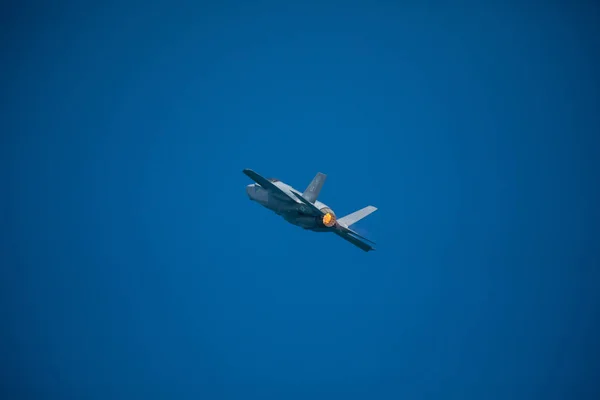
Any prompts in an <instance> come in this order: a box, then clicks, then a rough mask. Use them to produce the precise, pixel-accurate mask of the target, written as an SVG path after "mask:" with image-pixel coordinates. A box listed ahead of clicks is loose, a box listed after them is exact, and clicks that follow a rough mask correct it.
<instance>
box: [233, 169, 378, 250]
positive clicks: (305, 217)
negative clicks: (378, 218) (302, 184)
mask: <svg viewBox="0 0 600 400" xmlns="http://www.w3.org/2000/svg"><path fill="white" fill-rule="evenodd" d="M244 174H246V175H247V176H248V177H249V178H250V179H252V180H253V181H254V182H256V183H253V184H250V185H248V186H246V193H247V194H248V197H250V200H252V201H255V202H257V203H258V204H260V205H262V206H263V207H266V208H268V209H269V210H271V211H274V212H275V213H276V214H277V215H281V216H282V217H283V218H284V219H285V220H286V221H288V222H289V223H291V224H293V225H296V226H299V227H301V228H304V229H308V230H311V231H315V232H333V233H335V234H336V235H338V236H340V237H341V238H343V239H345V240H347V241H348V242H350V243H352V244H353V245H355V246H357V247H359V248H360V249H362V250H364V251H367V252H368V251H370V250H375V249H374V248H373V247H372V246H371V245H370V244H368V243H365V242H370V243H372V244H373V245H374V244H375V243H374V242H372V241H371V240H369V239H367V238H365V237H363V236H361V235H359V234H358V233H356V232H355V231H353V230H352V229H350V226H351V225H353V224H355V223H356V222H358V221H360V220H361V219H363V218H365V217H366V216H367V215H369V214H371V213H373V212H374V211H376V210H377V208H376V207H373V206H367V207H365V208H363V209H361V210H358V211H355V212H353V213H351V214H348V215H346V216H344V217H342V218H339V219H338V218H337V217H336V215H335V213H334V212H333V210H332V209H331V208H329V207H328V206H327V205H326V204H324V203H322V202H320V201H318V200H317V197H318V196H319V193H320V192H321V188H322V187H323V184H324V183H325V178H327V175H325V174H322V173H321V172H319V173H317V175H316V176H315V177H314V178H313V180H312V182H311V183H310V185H308V187H307V188H306V190H305V191H304V192H303V193H300V192H299V191H298V190H296V189H294V188H293V187H291V186H290V185H288V184H286V183H283V182H281V181H280V180H279V179H275V178H264V177H262V176H260V175H259V174H257V173H256V172H254V171H252V170H251V169H245V170H244Z"/></svg>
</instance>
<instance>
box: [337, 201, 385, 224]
mask: <svg viewBox="0 0 600 400" xmlns="http://www.w3.org/2000/svg"><path fill="white" fill-rule="evenodd" d="M375 211H377V207H373V206H367V207H365V208H362V209H360V210H358V211H354V212H353V213H352V214H348V215H346V216H344V217H342V218H339V219H338V220H337V222H338V223H339V224H340V225H342V226H345V227H346V228H347V227H349V226H350V225H353V224H355V223H357V222H358V221H360V220H361V219H363V218H365V217H366V216H368V215H370V214H372V213H374V212H375Z"/></svg>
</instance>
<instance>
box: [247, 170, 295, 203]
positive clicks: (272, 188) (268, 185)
mask: <svg viewBox="0 0 600 400" xmlns="http://www.w3.org/2000/svg"><path fill="white" fill-rule="evenodd" d="M243 172H244V174H246V175H247V176H248V177H249V178H250V179H252V180H253V181H254V182H256V183H258V184H259V185H260V186H262V187H263V188H265V190H267V191H269V192H270V193H274V194H276V195H279V197H282V198H283V199H286V198H287V199H290V200H292V201H294V202H295V201H296V199H294V198H293V197H292V196H290V195H289V194H288V193H286V192H285V191H283V190H281V188H280V187H279V186H277V185H275V184H273V182H270V181H269V180H268V179H266V178H264V177H262V176H260V175H259V174H257V173H256V172H254V171H252V170H251V169H245V170H244V171H243Z"/></svg>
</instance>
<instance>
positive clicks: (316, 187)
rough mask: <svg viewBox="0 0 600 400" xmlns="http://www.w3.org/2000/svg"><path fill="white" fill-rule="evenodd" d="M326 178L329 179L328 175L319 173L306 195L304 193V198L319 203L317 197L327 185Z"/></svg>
mask: <svg viewBox="0 0 600 400" xmlns="http://www.w3.org/2000/svg"><path fill="white" fill-rule="evenodd" d="M325 178H327V175H325V174H322V173H320V172H318V173H317V175H315V177H314V178H313V180H312V182H311V183H310V185H308V187H307V188H306V190H305V191H304V193H302V196H303V197H304V198H305V199H306V200H308V201H310V202H311V203H314V202H315V201H317V197H319V193H320V192H321V188H322V187H323V184H324V183H325Z"/></svg>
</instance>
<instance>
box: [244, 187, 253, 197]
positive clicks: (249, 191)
mask: <svg viewBox="0 0 600 400" xmlns="http://www.w3.org/2000/svg"><path fill="white" fill-rule="evenodd" d="M253 191H254V187H253V186H252V185H248V186H246V194H247V195H248V197H250V200H252V192H253Z"/></svg>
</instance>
